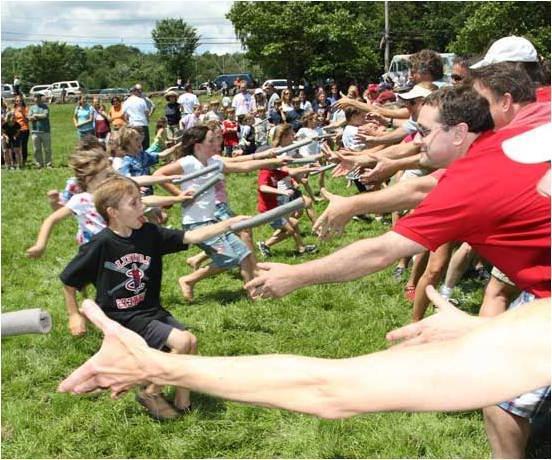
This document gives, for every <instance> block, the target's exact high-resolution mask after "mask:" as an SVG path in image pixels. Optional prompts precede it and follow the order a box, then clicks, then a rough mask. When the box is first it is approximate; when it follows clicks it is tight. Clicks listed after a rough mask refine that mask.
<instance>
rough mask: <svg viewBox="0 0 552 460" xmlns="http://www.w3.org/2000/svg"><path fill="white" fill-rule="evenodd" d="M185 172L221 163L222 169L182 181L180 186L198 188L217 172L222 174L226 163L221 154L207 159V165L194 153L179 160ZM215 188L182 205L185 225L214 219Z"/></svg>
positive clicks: (184, 188)
mask: <svg viewBox="0 0 552 460" xmlns="http://www.w3.org/2000/svg"><path fill="white" fill-rule="evenodd" d="M178 163H179V164H180V167H181V168H182V173H183V174H189V173H193V172H195V171H199V170H200V169H203V168H206V167H207V166H212V165H214V164H216V165H219V168H220V170H218V171H213V172H210V173H208V174H205V175H203V176H200V177H196V178H195V179H192V180H189V181H186V182H182V184H180V188H181V189H182V190H183V191H184V190H190V189H192V190H197V189H198V188H199V187H200V186H201V185H202V184H204V183H205V182H206V181H207V180H209V179H210V178H211V177H213V176H214V175H216V174H220V173H221V172H222V171H223V168H224V163H223V162H222V160H221V159H220V157H219V156H217V157H211V158H209V159H208V160H207V165H204V164H202V163H201V162H200V161H199V160H198V159H197V158H196V157H194V156H193V155H186V156H185V157H182V158H180V160H178ZM215 204H216V201H215V189H214V187H211V188H210V189H209V190H207V191H206V192H203V193H202V194H201V195H200V196H199V197H198V198H197V199H196V200H195V201H194V202H193V204H191V205H189V206H182V223H183V224H184V225H189V224H195V223H199V222H207V221H209V220H213V219H214V214H215Z"/></svg>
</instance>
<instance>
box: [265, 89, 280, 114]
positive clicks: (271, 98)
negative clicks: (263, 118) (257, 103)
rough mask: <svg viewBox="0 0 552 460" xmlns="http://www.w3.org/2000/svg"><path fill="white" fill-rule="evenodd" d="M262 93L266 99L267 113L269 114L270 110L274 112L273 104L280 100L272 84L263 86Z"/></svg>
mask: <svg viewBox="0 0 552 460" xmlns="http://www.w3.org/2000/svg"><path fill="white" fill-rule="evenodd" d="M264 92H265V93H266V97H267V98H268V106H267V111H268V113H270V111H271V110H274V102H276V101H277V100H278V99H280V96H279V95H278V93H277V92H276V90H275V89H274V85H273V84H272V83H268V84H267V85H265V87H264Z"/></svg>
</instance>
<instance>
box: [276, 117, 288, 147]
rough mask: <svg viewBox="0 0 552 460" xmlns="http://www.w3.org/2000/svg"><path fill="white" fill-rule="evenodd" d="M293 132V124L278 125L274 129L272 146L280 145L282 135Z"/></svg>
mask: <svg viewBox="0 0 552 460" xmlns="http://www.w3.org/2000/svg"><path fill="white" fill-rule="evenodd" d="M289 133H293V126H291V125H290V124H288V123H282V124H281V125H278V126H276V128H275V129H274V135H273V136H272V147H279V146H280V142H282V137H284V136H285V135H286V134H289Z"/></svg>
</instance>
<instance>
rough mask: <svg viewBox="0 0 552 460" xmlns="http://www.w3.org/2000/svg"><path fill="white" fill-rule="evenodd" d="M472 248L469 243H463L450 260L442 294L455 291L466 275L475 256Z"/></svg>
mask: <svg viewBox="0 0 552 460" xmlns="http://www.w3.org/2000/svg"><path fill="white" fill-rule="evenodd" d="M474 254H475V253H474V251H473V249H472V247H471V246H470V245H469V244H468V243H462V244H461V245H460V247H459V248H458V250H457V251H456V252H455V253H454V254H453V255H452V257H451V258H450V263H449V266H448V269H447V274H446V277H445V284H444V285H443V286H442V288H441V289H442V293H443V294H448V295H449V296H450V293H451V292H452V290H453V289H454V287H455V286H456V285H457V284H458V282H459V281H460V280H461V279H462V276H464V273H466V270H467V269H468V267H469V265H470V263H471V260H472V258H473V255H474Z"/></svg>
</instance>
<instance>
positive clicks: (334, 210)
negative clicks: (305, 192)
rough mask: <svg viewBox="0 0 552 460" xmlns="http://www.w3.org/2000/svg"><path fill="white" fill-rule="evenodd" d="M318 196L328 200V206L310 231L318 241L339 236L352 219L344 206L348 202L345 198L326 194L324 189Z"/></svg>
mask: <svg viewBox="0 0 552 460" xmlns="http://www.w3.org/2000/svg"><path fill="white" fill-rule="evenodd" d="M320 194H321V195H322V196H323V197H324V198H325V199H326V200H328V202H329V204H328V207H327V208H326V209H325V211H324V212H323V213H322V215H321V216H320V217H318V219H317V220H316V222H315V223H314V225H313V227H312V231H313V232H314V233H315V234H316V235H318V237H319V238H320V239H329V238H331V237H333V236H339V235H341V233H343V229H344V228H345V225H347V222H349V220H350V219H351V217H352V216H351V215H350V213H349V211H348V209H347V206H346V203H347V201H348V200H347V198H345V197H342V196H339V195H334V194H333V193H330V192H328V191H327V190H326V189H325V188H322V189H321V190H320Z"/></svg>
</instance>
